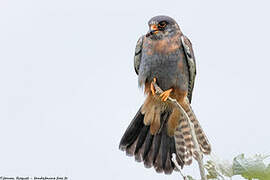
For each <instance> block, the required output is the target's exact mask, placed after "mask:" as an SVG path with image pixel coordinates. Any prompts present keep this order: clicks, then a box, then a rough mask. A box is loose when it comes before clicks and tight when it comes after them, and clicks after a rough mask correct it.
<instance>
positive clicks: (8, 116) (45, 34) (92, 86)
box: [0, 0, 270, 180]
mask: <svg viewBox="0 0 270 180" xmlns="http://www.w3.org/2000/svg"><path fill="white" fill-rule="evenodd" d="M269 5H270V4H269V2H268V1H267V0H265V1H263V0H257V1H248V0H239V1H235V0H226V1H215V0H205V1H191V0H190V1H182V0H177V1H160V0H150V1H143V0H137V1H124V0H122V1H121V0H113V1H109V0H108V1H105V0H99V1H95V2H93V1H87V0H85V1H83V0H77V1H71V0H46V1H40V0H24V1H22V0H1V1H0V176H19V175H21V176H28V175H29V176H57V175H58V176H68V177H69V178H70V179H75V180H80V179H106V180H107V179H114V180H121V179H123V180H126V179H129V180H132V179H134V180H138V179H155V180H158V179H180V175H179V174H178V173H173V174H172V175H171V176H167V175H163V174H157V173H156V172H155V171H154V169H153V168H152V169H146V168H144V166H143V164H142V163H137V162H135V161H134V159H133V158H130V157H127V156H125V153H124V152H122V151H120V150H118V144H119V141H120V138H121V136H122V135H123V133H124V131H125V129H126V127H127V126H128V124H129V122H130V121H131V119H132V118H133V116H134V115H135V113H136V112H137V109H138V108H139V107H140V105H141V104H142V102H143V100H144V95H143V92H142V90H140V89H138V88H137V76H136V74H135V72H134V69H133V55H134V49H135V44H136V41H137V39H138V38H139V36H140V35H142V34H145V33H146V32H147V30H148V27H147V21H148V20H149V19H150V18H151V17H153V16H155V15H160V14H165V15H169V16H171V17H173V18H174V19H175V20H176V21H177V22H178V23H179V25H180V27H181V29H182V31H183V32H184V33H185V34H186V35H187V36H188V37H189V38H190V39H191V41H192V43H193V47H194V51H195V56H196V59H197V69H198V76H197V79H196V84H195V89H194V95H193V102H192V106H193V108H194V110H195V112H196V114H197V117H198V118H199V120H200V122H201V124H202V126H203V128H204V130H205V131H206V134H207V136H208V137H209V140H210V142H211V144H212V147H213V152H214V154H216V155H218V156H219V157H221V158H223V159H228V160H231V159H232V158H233V157H234V156H236V155H238V154H240V153H246V154H247V155H248V156H249V155H253V154H255V153H263V154H267V153H270V143H269V138H270V135H269V125H270V123H269V111H270V110H269V100H270V95H269V91H270V85H269V75H270V71H269V65H270V63H269V60H270V55H269V51H270V50H269V42H270V35H269V34H270V25H269V16H270V11H269ZM184 172H185V173H187V174H191V175H193V176H195V177H198V172H199V171H198V169H197V164H194V166H190V167H186V168H184Z"/></svg>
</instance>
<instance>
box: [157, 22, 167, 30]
mask: <svg viewBox="0 0 270 180" xmlns="http://www.w3.org/2000/svg"><path fill="white" fill-rule="evenodd" d="M167 24H168V22H167V21H161V22H160V23H158V29H159V30H164V29H165V27H166V26H167Z"/></svg>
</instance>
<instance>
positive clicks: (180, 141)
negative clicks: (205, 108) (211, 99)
mask: <svg viewBox="0 0 270 180" xmlns="http://www.w3.org/2000/svg"><path fill="white" fill-rule="evenodd" d="M185 111H186V113H187V115H188V117H189V119H190V121H191V122H192V123H193V125H194V130H195V134H196V138H197V141H198V144H199V146H200V150H201V151H202V152H203V153H204V154H210V153H211V145H210V143H209V141H208V139H207V137H206V135H205V133H204V132H203V130H202V128H201V126H200V124H199V121H198V120H197V118H196V116H195V114H194V112H193V110H192V108H191V106H190V104H189V103H188V104H187V108H185ZM174 138H175V142H176V143H175V145H176V152H177V155H178V156H179V157H180V158H181V159H182V160H183V162H184V164H185V165H190V164H191V163H192V155H193V153H194V144H193V141H192V136H191V130H190V126H189V124H188V122H187V119H186V118H185V117H184V115H183V114H181V116H180V117H179V125H178V127H177V128H176V130H175V133H174Z"/></svg>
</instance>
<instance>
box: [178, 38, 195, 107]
mask: <svg viewBox="0 0 270 180" xmlns="http://www.w3.org/2000/svg"><path fill="white" fill-rule="evenodd" d="M181 42H182V46H183V49H184V51H185V55H186V61H187V65H188V71H189V83H188V99H189V102H190V103H191V99H192V92H193V87H194V82H195V76H196V62H195V56H194V52H193V49H192V44H191V42H190V40H189V39H188V38H187V37H186V36H184V35H182V36H181Z"/></svg>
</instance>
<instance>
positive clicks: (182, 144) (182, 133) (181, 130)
mask: <svg viewBox="0 0 270 180" xmlns="http://www.w3.org/2000/svg"><path fill="white" fill-rule="evenodd" d="M174 139H175V147H176V152H177V154H178V156H179V157H180V158H181V159H182V160H183V162H184V164H185V165H190V164H191V163H192V154H193V151H194V146H193V142H192V136H191V134H190V128H189V126H188V124H187V122H186V119H185V118H184V116H183V115H181V118H180V120H179V126H178V127H177V129H176V131H175V133H174Z"/></svg>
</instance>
